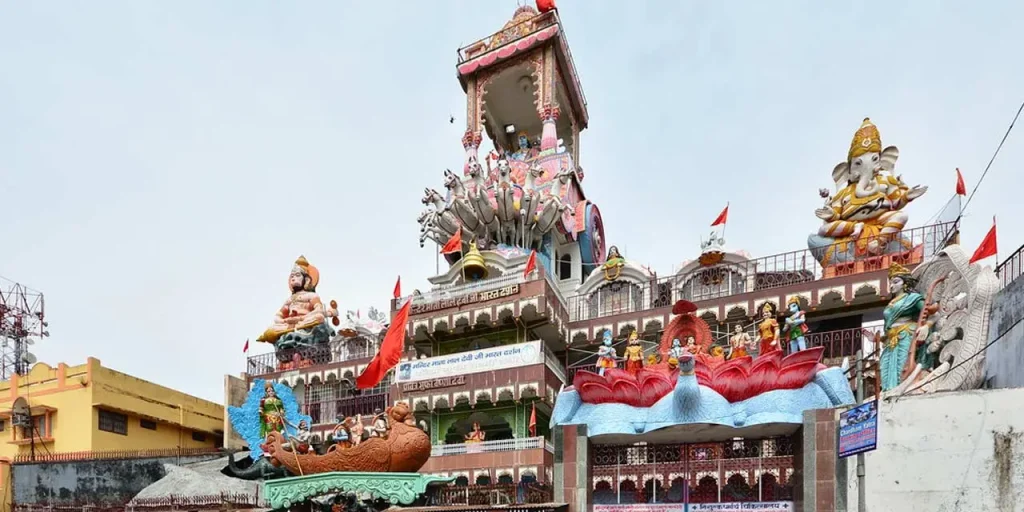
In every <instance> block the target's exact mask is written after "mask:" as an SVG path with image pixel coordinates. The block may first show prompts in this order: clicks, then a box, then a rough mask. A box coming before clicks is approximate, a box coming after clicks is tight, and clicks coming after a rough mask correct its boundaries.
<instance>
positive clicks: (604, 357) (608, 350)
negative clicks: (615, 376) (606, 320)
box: [597, 329, 618, 375]
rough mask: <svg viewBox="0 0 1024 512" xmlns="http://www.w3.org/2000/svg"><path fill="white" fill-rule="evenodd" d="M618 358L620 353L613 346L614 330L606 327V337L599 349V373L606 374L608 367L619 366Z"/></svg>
mask: <svg viewBox="0 0 1024 512" xmlns="http://www.w3.org/2000/svg"><path fill="white" fill-rule="evenodd" d="M617 360H618V354H617V353H616V352H615V347H613V346H612V332H611V331H609V330H607V329H606V330H605V331H604V339H603V340H602V341H601V348H598V349H597V374H598V375H604V372H605V370H607V369H608V368H615V367H616V366H618V364H617Z"/></svg>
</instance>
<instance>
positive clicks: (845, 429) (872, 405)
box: [839, 400, 878, 458]
mask: <svg viewBox="0 0 1024 512" xmlns="http://www.w3.org/2000/svg"><path fill="white" fill-rule="evenodd" d="M877 444H878V401H877V400H873V401H871V402H867V403H864V404H860V405H858V406H857V407H854V408H853V409H850V410H848V411H845V412H842V413H840V414H839V458H845V457H849V456H850V455H856V454H858V453H864V452H870V451H871V450H874V449H875V448H876V447H877Z"/></svg>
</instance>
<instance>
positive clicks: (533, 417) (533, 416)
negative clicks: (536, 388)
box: [530, 402, 537, 437]
mask: <svg viewBox="0 0 1024 512" xmlns="http://www.w3.org/2000/svg"><path fill="white" fill-rule="evenodd" d="M530 437H537V402H534V403H533V411H531V412H530Z"/></svg>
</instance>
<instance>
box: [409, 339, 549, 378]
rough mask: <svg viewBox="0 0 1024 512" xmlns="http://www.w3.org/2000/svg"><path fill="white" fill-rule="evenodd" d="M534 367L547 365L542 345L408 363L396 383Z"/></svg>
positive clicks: (460, 354) (518, 346)
mask: <svg viewBox="0 0 1024 512" xmlns="http://www.w3.org/2000/svg"><path fill="white" fill-rule="evenodd" d="M534 364H544V352H543V351H542V350H541V346H540V341H529V342H526V343H519V344H516V345H503V346H500V347H491V348H485V349H481V350H474V351H472V352H461V353H458V354H451V355H447V356H438V357H428V358H426V359H416V360H415V361H406V362H404V363H399V364H398V371H397V372H396V373H395V382H399V383H402V382H418V381H423V380H432V379H443V378H444V377H451V376H453V375H467V374H470V373H480V372H490V371H494V370H505V369H508V368H519V367H521V366H529V365H534ZM403 389H404V387H403Z"/></svg>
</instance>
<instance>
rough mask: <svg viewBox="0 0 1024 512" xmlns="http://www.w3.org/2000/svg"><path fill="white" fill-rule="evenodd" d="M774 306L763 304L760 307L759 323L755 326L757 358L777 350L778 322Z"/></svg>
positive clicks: (767, 303)
mask: <svg viewBox="0 0 1024 512" xmlns="http://www.w3.org/2000/svg"><path fill="white" fill-rule="evenodd" d="M776 316H777V315H776V311H775V304H772V303H771V302H765V303H764V306H761V322H760V323H759V324H757V339H756V340H754V343H757V344H758V347H759V351H758V356H763V355H765V354H767V353H769V352H772V351H774V350H779V348H780V347H779V321H778V320H776V319H775V317H776Z"/></svg>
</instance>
